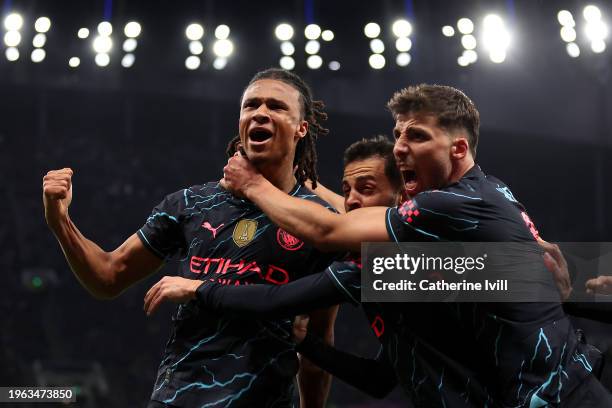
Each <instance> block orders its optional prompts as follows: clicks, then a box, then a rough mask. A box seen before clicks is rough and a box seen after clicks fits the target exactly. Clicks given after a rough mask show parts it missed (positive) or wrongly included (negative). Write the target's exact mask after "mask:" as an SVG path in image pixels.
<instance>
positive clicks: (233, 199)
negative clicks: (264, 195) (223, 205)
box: [228, 183, 304, 207]
mask: <svg viewBox="0 0 612 408" xmlns="http://www.w3.org/2000/svg"><path fill="white" fill-rule="evenodd" d="M302 189H304V187H302V186H301V185H300V183H295V185H294V186H293V188H292V189H291V191H289V193H288V194H289V195H290V196H296V195H297V194H298V193H299V192H300V190H302ZM228 201H230V202H232V203H234V204H238V205H247V206H251V207H257V206H256V205H255V203H253V202H252V201H251V200H248V199H246V198H239V197H236V196H235V195H233V194H232V195H231V197H230V198H229V200H228Z"/></svg>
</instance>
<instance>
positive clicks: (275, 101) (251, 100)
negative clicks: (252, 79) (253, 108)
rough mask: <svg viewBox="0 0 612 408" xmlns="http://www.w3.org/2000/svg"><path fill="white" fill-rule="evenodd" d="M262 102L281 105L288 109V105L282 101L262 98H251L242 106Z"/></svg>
mask: <svg viewBox="0 0 612 408" xmlns="http://www.w3.org/2000/svg"><path fill="white" fill-rule="evenodd" d="M262 100H265V102H266V103H270V102H271V103H273V104H277V105H281V106H282V107H285V108H286V107H288V105H287V104H286V103H285V102H284V101H281V100H280V99H276V98H262V97H251V98H248V99H245V100H244V102H243V103H242V105H243V106H244V105H246V104H247V103H249V102H261V101H262Z"/></svg>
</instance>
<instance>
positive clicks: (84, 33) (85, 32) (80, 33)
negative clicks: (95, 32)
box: [77, 27, 89, 40]
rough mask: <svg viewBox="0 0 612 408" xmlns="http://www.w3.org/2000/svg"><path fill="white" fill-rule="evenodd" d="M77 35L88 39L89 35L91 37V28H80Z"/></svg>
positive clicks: (82, 38)
mask: <svg viewBox="0 0 612 408" xmlns="http://www.w3.org/2000/svg"><path fill="white" fill-rule="evenodd" d="M77 37H79V38H80V39H81V40H84V39H86V38H87V37H89V29H88V28H85V27H83V28H79V31H78V32H77Z"/></svg>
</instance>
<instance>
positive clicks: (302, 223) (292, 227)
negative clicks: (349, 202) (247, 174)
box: [244, 177, 340, 250]
mask: <svg viewBox="0 0 612 408" xmlns="http://www.w3.org/2000/svg"><path fill="white" fill-rule="evenodd" d="M244 193H245V195H246V196H247V198H248V199H249V200H251V201H253V202H254V203H255V204H257V206H258V207H259V208H260V209H261V210H262V211H263V212H265V213H266V215H267V216H268V218H270V219H271V220H272V222H273V223H274V224H276V225H278V226H279V227H281V228H282V229H284V230H286V231H287V232H289V233H290V234H293V235H296V236H298V237H300V238H302V239H303V240H305V241H309V242H312V243H313V244H314V245H315V246H317V247H319V248H320V249H323V250H335V249H339V248H334V247H333V245H332V244H331V243H330V242H328V241H327V238H328V237H329V236H330V234H331V233H332V231H333V229H334V228H335V226H336V223H337V222H338V221H339V220H338V217H340V215H338V214H334V213H332V212H330V211H329V210H327V209H326V208H324V207H323V206H321V205H318V204H315V203H312V202H308V201H306V200H300V199H298V198H294V197H291V196H289V195H287V194H285V193H284V192H282V191H281V190H279V189H277V188H276V187H275V186H274V185H272V183H270V182H269V181H268V180H266V179H265V178H263V177H259V179H258V180H257V182H255V183H252V184H251V185H249V186H248V188H245V189H244Z"/></svg>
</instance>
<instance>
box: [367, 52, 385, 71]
mask: <svg viewBox="0 0 612 408" xmlns="http://www.w3.org/2000/svg"><path fill="white" fill-rule="evenodd" d="M368 62H369V63H370V67H372V68H374V69H383V68H384V67H385V57H383V56H382V54H372V55H370V58H369V59H368Z"/></svg>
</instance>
